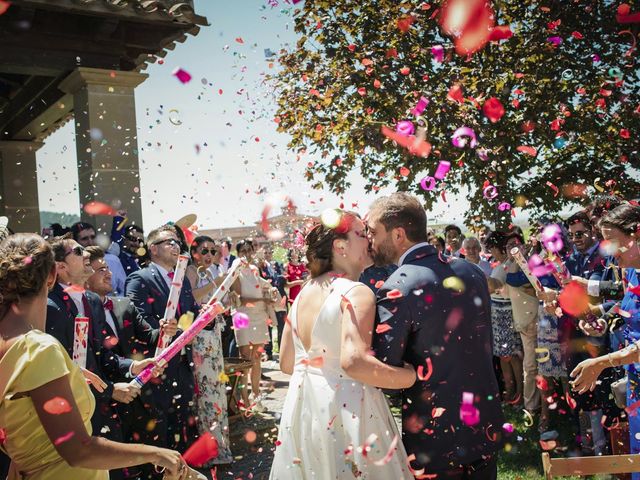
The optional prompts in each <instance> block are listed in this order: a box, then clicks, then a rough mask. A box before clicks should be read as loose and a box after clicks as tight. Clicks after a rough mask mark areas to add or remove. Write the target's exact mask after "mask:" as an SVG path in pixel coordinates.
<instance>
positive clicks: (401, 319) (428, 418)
mask: <svg viewBox="0 0 640 480" xmlns="http://www.w3.org/2000/svg"><path fill="white" fill-rule="evenodd" d="M377 306H378V308H377V318H376V324H377V329H376V330H377V331H378V330H379V331H380V332H382V333H380V334H374V338H373V349H374V350H375V353H376V357H377V358H378V359H380V360H382V361H383V362H385V363H388V364H391V365H396V366H402V365H403V361H405V362H407V363H410V364H411V365H413V366H414V367H415V368H416V369H418V368H419V367H421V368H422V374H423V375H422V376H423V378H424V380H420V379H418V380H417V381H416V383H415V384H414V385H413V386H412V387H411V388H409V389H406V390H404V391H403V395H402V396H403V411H402V420H403V442H404V445H405V448H406V450H407V453H408V454H409V455H411V454H415V456H416V462H417V463H414V464H412V466H413V467H414V468H426V471H427V473H440V472H446V471H448V470H454V469H456V468H459V467H460V466H461V465H468V464H471V463H473V462H475V461H477V460H479V459H480V458H481V457H482V456H483V455H491V454H492V453H493V452H495V451H497V450H498V449H499V448H500V447H501V446H502V434H501V432H502V425H503V423H504V417H503V415H502V410H501V408H500V400H499V397H498V384H497V380H496V377H495V373H494V371H493V364H492V349H491V303H490V297H489V291H488V287H487V281H486V279H485V276H484V274H483V273H482V271H481V270H480V268H478V267H477V266H475V265H473V264H471V263H469V262H467V261H466V260H462V259H458V258H450V257H449V258H447V257H443V256H441V255H438V253H437V251H436V249H435V248H434V247H432V246H430V245H427V244H426V243H425V244H420V245H419V246H417V248H415V249H414V250H411V251H409V253H408V255H407V256H406V258H405V259H404V260H403V262H402V264H401V265H400V266H399V267H398V269H397V270H396V271H395V272H394V273H393V274H392V275H391V276H390V277H389V278H388V280H387V281H386V282H385V283H384V285H383V286H382V287H381V288H380V289H379V290H378V293H377ZM381 325H388V326H389V327H391V328H390V329H388V330H386V331H385V328H380V326H381ZM429 364H430V365H429ZM418 373H420V371H418ZM465 393H466V394H467V395H465ZM463 398H466V399H467V400H468V401H469V399H470V400H471V402H472V403H471V405H469V406H465V407H462V405H463ZM461 407H462V408H463V413H465V412H466V413H468V414H469V415H470V416H469V417H468V418H469V419H471V420H470V421H469V423H471V425H467V424H465V423H464V422H463V421H461ZM474 409H477V410H478V411H479V421H477V422H476V421H475V419H472V417H473V414H474V412H475V410H474Z"/></svg>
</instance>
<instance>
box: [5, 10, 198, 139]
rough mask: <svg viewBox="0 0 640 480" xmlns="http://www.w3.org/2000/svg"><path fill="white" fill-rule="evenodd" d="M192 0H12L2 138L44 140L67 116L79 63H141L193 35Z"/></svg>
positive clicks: (111, 66) (123, 67)
mask: <svg viewBox="0 0 640 480" xmlns="http://www.w3.org/2000/svg"><path fill="white" fill-rule="evenodd" d="M203 25H207V20H206V18H204V17H202V16H199V15H197V14H196V13H195V12H194V10H193V0H12V1H11V5H10V7H9V9H8V10H7V11H6V12H5V13H4V14H3V15H0V44H1V45H2V48H0V140H42V139H44V138H45V137H46V136H48V135H49V134H51V133H52V132H53V131H55V130H56V129H57V128H59V127H60V125H62V124H64V123H65V122H66V120H68V119H69V118H70V115H71V113H72V111H73V97H72V96H71V95H68V94H67V95H66V94H65V93H63V92H62V91H60V90H59V89H58V85H59V84H60V82H61V81H62V80H63V79H64V78H66V77H67V76H68V75H69V74H70V73H71V72H72V71H73V70H74V69H75V68H77V67H90V68H100V69H106V70H114V71H138V72H139V71H141V70H144V69H145V68H147V66H148V64H149V63H154V62H155V61H156V60H157V59H159V58H162V57H164V56H165V55H166V54H167V51H169V50H173V49H174V48H175V44H176V42H180V43H181V42H184V41H185V40H186V38H187V35H196V34H197V33H198V31H199V29H200V26H203Z"/></svg>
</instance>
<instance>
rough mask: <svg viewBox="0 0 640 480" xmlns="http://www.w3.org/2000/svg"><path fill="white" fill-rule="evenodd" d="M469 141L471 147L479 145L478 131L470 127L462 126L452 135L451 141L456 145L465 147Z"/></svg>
mask: <svg viewBox="0 0 640 480" xmlns="http://www.w3.org/2000/svg"><path fill="white" fill-rule="evenodd" d="M467 142H469V146H470V147H471V148H475V147H476V145H478V140H477V139H476V132H474V131H473V130H472V129H471V128H469V127H460V128H458V129H457V130H456V131H455V132H453V135H452V136H451V143H453V146H454V147H458V148H464V147H465V146H466V145H467Z"/></svg>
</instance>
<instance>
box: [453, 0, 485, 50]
mask: <svg viewBox="0 0 640 480" xmlns="http://www.w3.org/2000/svg"><path fill="white" fill-rule="evenodd" d="M440 25H441V26H442V29H443V31H444V32H445V33H446V34H447V35H450V36H453V37H454V44H455V46H456V52H457V53H458V55H472V54H473V53H475V52H477V51H478V50H480V49H481V48H482V47H484V46H485V44H486V43H487V42H488V41H489V36H490V35H491V32H492V31H493V26H494V15H493V11H492V10H491V6H490V5H489V2H487V1H486V0H450V1H448V2H446V3H445V5H444V7H443V8H442V16H441V17H440Z"/></svg>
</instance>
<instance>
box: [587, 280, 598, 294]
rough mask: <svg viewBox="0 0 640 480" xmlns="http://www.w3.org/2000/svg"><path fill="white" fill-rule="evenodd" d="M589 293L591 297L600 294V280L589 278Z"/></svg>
mask: <svg viewBox="0 0 640 480" xmlns="http://www.w3.org/2000/svg"><path fill="white" fill-rule="evenodd" d="M587 294H588V295H589V296H590V297H599V296H600V280H589V282H588V283H587Z"/></svg>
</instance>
